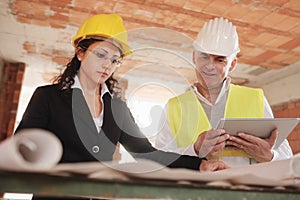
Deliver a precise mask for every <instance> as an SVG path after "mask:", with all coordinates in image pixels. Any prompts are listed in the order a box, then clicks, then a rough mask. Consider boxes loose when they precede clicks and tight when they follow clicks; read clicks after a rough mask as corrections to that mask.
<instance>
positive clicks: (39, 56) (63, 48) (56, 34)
mask: <svg viewBox="0 0 300 200" xmlns="http://www.w3.org/2000/svg"><path fill="white" fill-rule="evenodd" d="M96 13H118V14H120V15H121V16H122V17H123V19H124V23H125V26H126V27H127V29H128V30H129V41H130V45H131V46H132V48H133V50H134V53H133V54H132V55H131V56H129V57H128V59H127V60H126V61H125V62H124V64H123V66H122V67H121V68H119V69H118V71H117V73H116V75H118V76H119V77H122V78H124V79H127V80H128V84H129V85H128V92H127V97H128V98H130V97H133V96H135V95H136V96H141V97H144V98H150V99H167V98H169V97H171V96H172V95H175V94H179V93H181V92H183V91H184V90H185V89H186V88H187V86H188V84H189V83H190V82H193V81H195V76H194V69H193V65H192V63H191V52H192V46H191V44H192V41H193V39H194V38H195V37H196V35H197V32H198V31H199V30H200V29H201V27H202V25H203V24H204V22H206V21H208V20H209V19H211V18H214V17H221V16H222V17H224V18H227V19H229V20H230V21H232V22H233V24H234V25H236V26H237V31H238V33H239V39H240V48H241V52H240V54H239V59H238V61H239V64H238V67H237V69H236V70H235V71H234V72H233V73H232V74H231V76H232V77H233V80H234V82H236V83H239V84H243V85H248V86H253V87H262V88H263V89H264V90H265V93H266V96H267V98H268V99H269V101H270V103H271V105H276V104H280V103H283V102H289V101H294V100H298V99H300V90H299V78H300V20H299V19H300V1H299V0H260V1H257V0H210V1H209V0H176V1H173V0H101V1H100V0H89V1H86V0H2V1H1V2H0V24H1V26H0V36H1V47H2V48H1V49H0V57H2V58H3V59H4V60H6V61H8V62H24V63H25V64H26V66H27V68H26V73H25V77H24V85H23V89H22V94H21V101H20V102H21V104H22V101H25V102H26V101H28V98H29V97H30V96H31V93H32V91H33V89H34V88H35V87H37V86H39V85H42V84H45V83H48V82H49V80H50V79H51V77H52V76H53V75H56V74H58V73H59V72H60V71H61V70H62V69H63V66H64V64H66V63H67V62H68V60H69V59H70V58H71V57H72V56H73V53H74V50H73V47H72V46H71V44H70V38H71V37H72V36H73V35H74V34H75V32H76V30H77V28H78V26H79V25H80V24H81V22H82V21H83V20H84V19H86V18H87V17H89V16H91V15H93V14H96ZM22 99H23V100H22ZM20 106H21V107H22V105H20Z"/></svg>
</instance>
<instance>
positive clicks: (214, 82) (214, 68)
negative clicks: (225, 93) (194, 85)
mask: <svg viewBox="0 0 300 200" xmlns="http://www.w3.org/2000/svg"><path fill="white" fill-rule="evenodd" d="M193 61H194V64H195V65H196V68H195V70H196V76H197V79H198V81H199V83H200V84H201V86H202V87H204V88H207V89H213V88H218V87H220V86H222V83H223V81H224V79H225V78H226V77H227V75H228V73H229V71H232V70H233V68H234V67H235V63H236V60H235V59H234V60H232V59H229V58H228V57H226V56H219V55H212V54H206V53H202V52H198V51H195V52H194V54H193Z"/></svg>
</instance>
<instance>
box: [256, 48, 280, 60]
mask: <svg viewBox="0 0 300 200" xmlns="http://www.w3.org/2000/svg"><path fill="white" fill-rule="evenodd" d="M278 54H280V52H278V51H273V50H268V51H266V52H264V53H262V54H260V55H259V56H257V58H258V59H263V60H266V59H270V58H272V57H273V56H276V55H278Z"/></svg>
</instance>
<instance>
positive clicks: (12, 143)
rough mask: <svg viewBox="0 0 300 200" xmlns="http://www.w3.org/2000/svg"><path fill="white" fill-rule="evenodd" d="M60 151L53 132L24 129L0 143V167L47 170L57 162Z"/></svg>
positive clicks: (4, 168)
mask: <svg viewBox="0 0 300 200" xmlns="http://www.w3.org/2000/svg"><path fill="white" fill-rule="evenodd" d="M62 151H63V149H62V145H61V143H60V141H59V139H58V138H57V137H56V136H55V135H54V134H52V133H50V132H48V131H46V130H42V129H24V130H21V131H20V132H19V133H18V134H17V135H14V136H12V137H10V138H7V139H5V140H4V141H2V142H1V143H0V169H3V170H11V171H45V170H49V169H51V168H52V167H54V166H55V165H56V164H57V163H58V162H59V160H60V158H61V156H62Z"/></svg>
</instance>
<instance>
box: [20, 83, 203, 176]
mask: <svg viewBox="0 0 300 200" xmlns="http://www.w3.org/2000/svg"><path fill="white" fill-rule="evenodd" d="M103 99H104V119H103V125H102V127H101V131H100V132H98V131H97V128H96V126H95V124H94V121H93V119H92V115H91V113H90V111H89V109H88V106H87V104H86V101H85V99H84V97H83V95H82V92H81V90H80V89H71V90H59V89H58V85H57V84H53V85H47V86H42V87H39V88H37V89H36V90H35V92H34V94H33V96H32V97H31V100H30V102H29V104H28V107H27V109H26V111H25V113H24V115H23V118H22V120H21V122H20V124H19V126H18V127H17V129H16V133H17V132H18V131H19V130H20V129H25V128H41V129H45V130H48V131H50V132H52V133H53V134H55V135H56V136H57V137H58V138H59V139H60V141H61V143H62V145H63V155H62V158H61V161H60V162H88V161H97V160H98V161H109V160H112V156H113V153H114V151H115V149H116V144H117V142H120V143H121V144H122V145H123V146H124V148H125V149H126V150H127V151H128V152H130V153H131V155H132V156H133V157H135V158H146V159H151V160H153V161H156V162H159V163H161V164H163V165H166V166H168V167H183V168H189V169H195V170H199V165H200V163H201V160H202V159H200V158H197V157H193V156H185V155H178V154H175V153H170V152H163V151H159V150H157V149H155V148H154V147H153V146H152V145H151V143H150V142H149V141H148V139H147V138H146V137H145V136H144V135H143V134H142V133H141V131H140V129H139V127H138V126H137V125H136V123H135V122H134V120H133V117H132V115H131V112H130V110H129V109H128V107H127V105H126V103H125V102H123V101H121V100H120V99H118V98H112V97H111V96H110V95H109V94H108V93H107V94H105V95H104V97H103Z"/></svg>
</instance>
